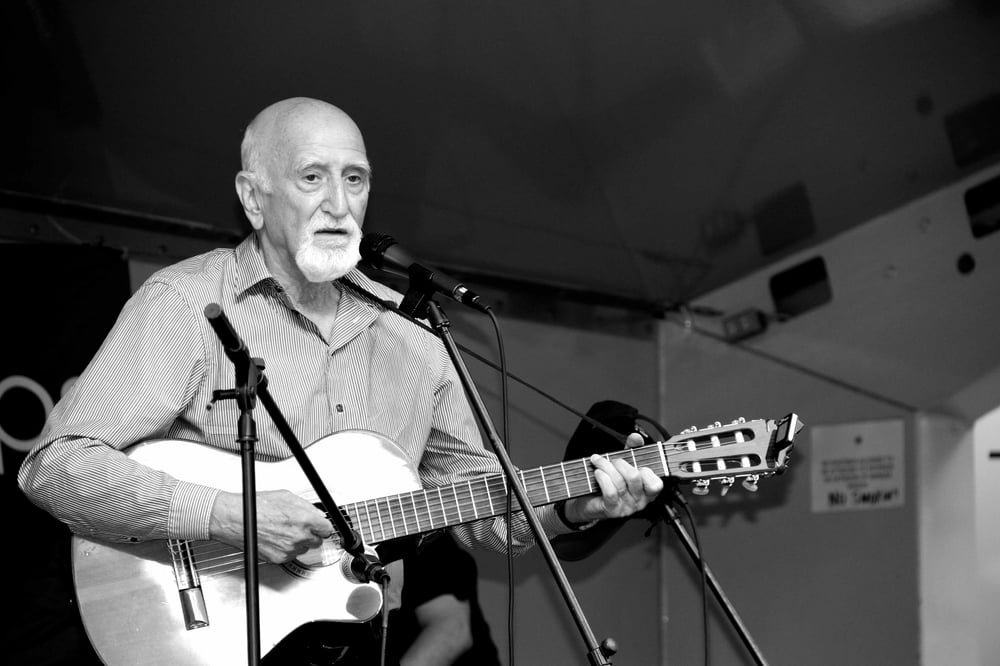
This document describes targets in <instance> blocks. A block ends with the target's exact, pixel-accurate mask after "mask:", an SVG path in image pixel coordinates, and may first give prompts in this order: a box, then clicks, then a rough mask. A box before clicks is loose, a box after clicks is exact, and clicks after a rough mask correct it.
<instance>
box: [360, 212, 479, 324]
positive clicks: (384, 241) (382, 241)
mask: <svg viewBox="0 0 1000 666" xmlns="http://www.w3.org/2000/svg"><path fill="white" fill-rule="evenodd" d="M361 259H362V260H363V261H364V262H365V263H367V264H368V265H369V266H371V267H372V268H377V269H378V270H381V271H386V272H389V273H398V274H400V275H407V276H411V277H412V275H413V273H412V271H414V270H416V271H419V272H421V273H424V276H425V277H426V279H427V280H428V282H429V283H430V284H431V286H433V287H434V289H435V290H437V291H439V292H441V293H442V294H444V295H445V296H448V297H450V298H453V299H454V300H456V301H458V302H459V303H463V304H465V305H468V306H469V307H471V308H474V309H476V310H479V311H480V312H486V313H489V311H490V307H489V306H488V305H484V304H483V303H482V302H481V301H480V300H479V294H477V293H476V292H474V291H470V290H469V289H468V287H466V286H465V285H464V284H462V283H461V282H459V281H458V280H456V279H455V278H453V277H451V276H450V275H447V274H446V273H442V272H441V271H438V270H433V269H430V268H428V267H426V266H423V265H421V264H419V263H417V262H416V261H415V260H414V259H413V257H411V256H410V254H409V253H408V252H407V251H406V250H404V249H403V248H401V247H399V245H398V244H397V243H396V239H395V238H393V237H392V236H389V235H387V234H380V233H374V232H372V233H367V234H365V235H364V237H363V238H362V239H361Z"/></svg>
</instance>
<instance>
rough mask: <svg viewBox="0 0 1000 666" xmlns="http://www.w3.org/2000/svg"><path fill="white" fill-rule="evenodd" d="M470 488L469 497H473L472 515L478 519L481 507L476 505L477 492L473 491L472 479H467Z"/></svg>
mask: <svg viewBox="0 0 1000 666" xmlns="http://www.w3.org/2000/svg"><path fill="white" fill-rule="evenodd" d="M466 484H467V485H468V488H469V497H471V498H472V515H473V517H474V518H475V519H476V520H479V509H478V508H477V507H476V494H475V493H474V492H472V479H469V480H468V481H466Z"/></svg>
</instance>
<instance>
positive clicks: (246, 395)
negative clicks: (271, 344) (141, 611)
mask: <svg viewBox="0 0 1000 666" xmlns="http://www.w3.org/2000/svg"><path fill="white" fill-rule="evenodd" d="M205 317H206V318H207V319H208V323H209V324H211V326H212V329H213V330H214V331H215V333H216V335H217V336H218V337H219V340H220V341H221V342H222V347H223V349H224V350H225V352H226V356H228V357H229V360H230V361H232V363H233V366H234V367H235V371H236V388H235V389H228V390H219V391H215V392H214V393H213V395H212V400H213V402H214V401H216V400H230V399H236V400H237V401H238V403H239V407H240V418H239V431H238V432H239V437H238V441H239V442H240V454H241V457H242V463H243V514H244V515H243V563H244V578H245V580H246V599H247V601H246V605H247V653H248V655H249V663H250V665H251V666H256V665H257V664H259V663H260V657H261V655H260V598H259V583H258V576H257V550H258V548H257V502H256V499H257V491H256V479H255V476H254V446H255V444H256V442H257V430H256V423H255V422H254V419H253V409H254V407H255V406H256V398H257V397H258V396H259V397H260V399H261V402H262V403H263V404H264V408H265V409H266V410H267V413H268V414H269V415H270V416H271V420H272V421H273V422H274V424H275V425H276V426H277V428H278V431H279V432H280V433H281V436H282V437H283V438H284V440H285V443H286V444H288V448H289V449H290V450H291V452H292V454H293V455H294V456H295V459H296V460H297V461H298V463H299V466H300V467H301V468H302V471H303V473H304V474H305V476H306V478H307V479H309V483H310V484H312V487H313V488H314V489H315V491H316V495H317V496H318V497H319V499H320V502H321V503H322V504H323V509H324V510H325V511H326V514H327V518H329V519H330V522H332V523H333V525H334V527H335V528H336V530H337V532H338V533H339V534H340V537H341V547H342V548H343V549H344V550H346V551H347V552H348V553H350V554H351V555H352V556H353V557H354V560H353V562H352V564H351V570H352V572H353V573H354V574H355V575H356V576H358V577H359V579H360V580H362V581H364V582H369V581H372V582H375V583H378V584H379V585H381V586H382V590H383V592H384V591H385V587H386V586H387V585H388V584H389V574H388V572H386V570H385V567H384V566H383V565H382V563H381V562H380V561H379V560H378V558H377V557H375V556H373V555H370V554H368V553H366V552H365V549H364V542H363V541H362V539H361V536H360V535H359V534H358V532H357V531H356V530H354V529H353V528H352V527H351V526H350V524H349V523H348V522H347V519H346V518H345V517H344V514H343V512H342V511H341V510H340V508H339V507H338V506H337V503H336V502H335V501H334V499H333V496H332V495H330V492H329V490H327V488H326V485H324V483H323V480H322V479H321V478H320V476H319V473H318V472H317V471H316V468H315V467H314V466H313V464H312V461H311V460H309V457H308V456H307V455H306V453H305V449H303V447H302V444H301V443H300V442H299V441H298V438H296V436H295V433H294V432H292V428H291V426H289V425H288V421H286V420H285V417H284V415H283V414H282V413H281V410H280V409H279V408H278V405H277V403H275V402H274V399H273V397H272V396H271V394H270V392H269V391H268V388H267V377H266V376H265V375H264V361H263V360H262V359H259V358H251V357H250V352H249V351H248V350H247V346H246V344H245V343H244V342H243V340H242V339H241V338H240V336H239V335H238V334H237V333H236V331H235V330H234V329H233V327H232V324H230V323H229V319H228V318H227V317H226V314H225V312H223V311H222V308H221V307H219V305H218V304H216V303H210V304H209V305H208V306H206V307H205ZM383 603H384V602H383Z"/></svg>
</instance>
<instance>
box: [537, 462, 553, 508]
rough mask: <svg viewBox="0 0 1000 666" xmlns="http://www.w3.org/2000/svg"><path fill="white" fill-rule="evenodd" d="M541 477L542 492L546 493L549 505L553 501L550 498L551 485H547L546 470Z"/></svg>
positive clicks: (546, 501)
mask: <svg viewBox="0 0 1000 666" xmlns="http://www.w3.org/2000/svg"><path fill="white" fill-rule="evenodd" d="M539 476H541V477H542V490H543V491H545V503H546V504H548V503H549V502H551V501H552V498H550V497H549V485H548V484H547V483H545V470H544V468H543V469H542V473H541V474H540V475H539Z"/></svg>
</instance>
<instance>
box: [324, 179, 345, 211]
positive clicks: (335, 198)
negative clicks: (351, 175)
mask: <svg viewBox="0 0 1000 666" xmlns="http://www.w3.org/2000/svg"><path fill="white" fill-rule="evenodd" d="M323 204H324V205H323V210H324V211H326V213H327V214H329V215H332V216H333V217H336V218H341V217H344V216H345V215H347V214H348V213H349V212H350V208H349V207H348V205H347V192H346V190H345V189H344V184H343V183H342V182H340V181H339V180H332V181H331V183H330V186H329V187H328V188H327V190H326V198H325V199H324V201H323Z"/></svg>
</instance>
